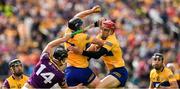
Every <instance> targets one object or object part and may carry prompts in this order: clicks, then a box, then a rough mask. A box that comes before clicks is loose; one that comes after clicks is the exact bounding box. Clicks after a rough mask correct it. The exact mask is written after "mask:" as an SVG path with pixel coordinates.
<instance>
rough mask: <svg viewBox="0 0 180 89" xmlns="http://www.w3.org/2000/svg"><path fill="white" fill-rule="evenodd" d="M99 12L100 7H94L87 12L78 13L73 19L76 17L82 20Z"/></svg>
mask: <svg viewBox="0 0 180 89" xmlns="http://www.w3.org/2000/svg"><path fill="white" fill-rule="evenodd" d="M100 11H101V8H100V6H98V5H97V6H94V7H93V8H92V9H89V10H85V11H82V12H79V13H78V14H76V15H75V16H74V17H78V18H81V19H82V18H84V17H86V16H88V15H90V14H93V13H99V12H100Z"/></svg>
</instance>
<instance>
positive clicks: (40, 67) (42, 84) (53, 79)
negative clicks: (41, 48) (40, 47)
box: [28, 53, 65, 88]
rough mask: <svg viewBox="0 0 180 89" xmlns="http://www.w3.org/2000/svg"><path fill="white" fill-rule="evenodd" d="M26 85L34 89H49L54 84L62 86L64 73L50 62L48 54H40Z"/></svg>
mask: <svg viewBox="0 0 180 89" xmlns="http://www.w3.org/2000/svg"><path fill="white" fill-rule="evenodd" d="M28 83H29V84H30V85H32V86H33V87H34V88H51V87H52V86H53V85H54V84H56V83H58V84H59V85H60V86H62V85H64V84H65V82H64V73H63V72H62V71H60V70H58V68H57V67H56V66H55V64H54V63H52V62H51V61H50V56H49V54H48V53H42V55H41V58H40V61H39V63H38V64H37V65H36V67H35V69H34V71H33V73H32V75H31V77H30V78H29V80H28Z"/></svg>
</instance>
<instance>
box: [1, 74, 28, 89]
mask: <svg viewBox="0 0 180 89" xmlns="http://www.w3.org/2000/svg"><path fill="white" fill-rule="evenodd" d="M27 80H28V77H27V76H26V75H23V76H22V79H20V80H16V79H15V78H14V77H13V76H12V75H11V76H10V77H9V78H7V79H6V80H5V81H4V83H3V87H6V88H10V89H21V88H22V87H23V85H24V84H25V83H26V82H27Z"/></svg>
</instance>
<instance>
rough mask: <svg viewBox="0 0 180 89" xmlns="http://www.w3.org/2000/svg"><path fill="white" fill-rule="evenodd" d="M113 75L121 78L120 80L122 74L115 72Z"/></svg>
mask: <svg viewBox="0 0 180 89" xmlns="http://www.w3.org/2000/svg"><path fill="white" fill-rule="evenodd" d="M113 74H114V75H116V76H117V77H119V78H120V77H121V74H120V73H118V72H113Z"/></svg>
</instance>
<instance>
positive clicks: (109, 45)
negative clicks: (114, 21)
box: [103, 40, 113, 51]
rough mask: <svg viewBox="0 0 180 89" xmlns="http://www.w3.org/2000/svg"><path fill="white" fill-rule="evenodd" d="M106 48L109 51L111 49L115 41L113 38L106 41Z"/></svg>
mask: <svg viewBox="0 0 180 89" xmlns="http://www.w3.org/2000/svg"><path fill="white" fill-rule="evenodd" d="M103 47H104V48H106V49H107V50H108V51H110V50H111V49H112V47H113V42H112V41H111V40H109V41H106V42H105V43H104V45H103Z"/></svg>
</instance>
